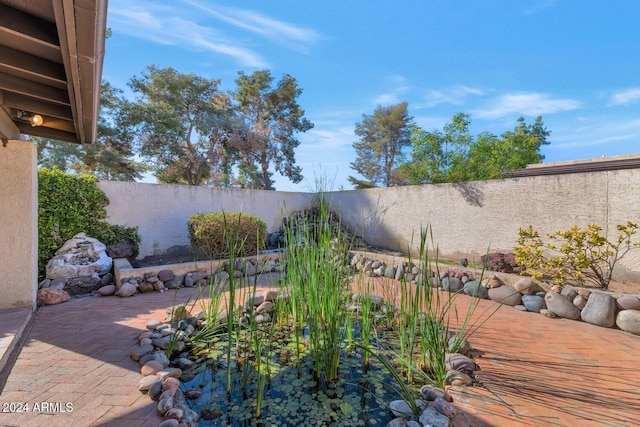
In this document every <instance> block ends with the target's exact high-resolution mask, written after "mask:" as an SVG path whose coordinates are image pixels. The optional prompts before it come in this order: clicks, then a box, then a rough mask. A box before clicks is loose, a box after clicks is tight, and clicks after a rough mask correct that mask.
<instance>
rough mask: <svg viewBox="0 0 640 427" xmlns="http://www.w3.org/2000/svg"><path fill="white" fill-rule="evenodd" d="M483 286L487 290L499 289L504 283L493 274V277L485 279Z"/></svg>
mask: <svg viewBox="0 0 640 427" xmlns="http://www.w3.org/2000/svg"><path fill="white" fill-rule="evenodd" d="M484 285H485V286H486V287H487V288H489V289H492V288H499V287H500V286H503V285H504V282H503V281H502V279H500V278H499V277H498V276H496V275H495V274H493V275H491V277H489V278H488V279H486V283H485V284H484Z"/></svg>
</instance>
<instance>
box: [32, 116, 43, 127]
mask: <svg viewBox="0 0 640 427" xmlns="http://www.w3.org/2000/svg"><path fill="white" fill-rule="evenodd" d="M29 122H31V126H33V127H36V126H41V125H42V123H43V120H42V116H41V115H40V114H34V115H33V116H31V118H30V119H29Z"/></svg>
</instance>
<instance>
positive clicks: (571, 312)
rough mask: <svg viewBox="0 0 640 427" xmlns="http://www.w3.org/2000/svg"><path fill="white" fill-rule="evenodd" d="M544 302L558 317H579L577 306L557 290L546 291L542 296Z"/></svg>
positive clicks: (573, 318)
mask: <svg viewBox="0 0 640 427" xmlns="http://www.w3.org/2000/svg"><path fill="white" fill-rule="evenodd" d="M576 295H577V293H576ZM574 297H575V295H574ZM544 302H545V303H546V304H547V309H549V310H551V311H552V312H554V313H555V314H556V315H557V316H558V317H562V318H565V319H571V320H576V319H579V318H580V310H579V309H578V307H576V306H575V305H573V303H572V302H571V301H569V300H568V299H567V298H565V297H564V296H562V295H560V294H559V293H557V292H547V294H546V295H545V296H544Z"/></svg>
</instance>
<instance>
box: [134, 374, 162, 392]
mask: <svg viewBox="0 0 640 427" xmlns="http://www.w3.org/2000/svg"><path fill="white" fill-rule="evenodd" d="M158 382H160V378H158V377H156V376H155V375H147V376H146V377H144V378H142V379H141V380H140V381H139V382H138V390H140V391H148V390H149V389H150V388H151V386H152V385H153V384H155V383H158Z"/></svg>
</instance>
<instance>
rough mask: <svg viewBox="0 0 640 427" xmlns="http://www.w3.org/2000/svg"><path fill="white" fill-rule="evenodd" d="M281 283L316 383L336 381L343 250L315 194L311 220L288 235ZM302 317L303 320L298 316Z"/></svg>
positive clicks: (342, 303) (341, 327)
mask: <svg viewBox="0 0 640 427" xmlns="http://www.w3.org/2000/svg"><path fill="white" fill-rule="evenodd" d="M287 240H288V245H287V248H288V249H287V281H288V284H289V293H290V298H291V300H292V304H291V307H292V310H297V312H295V313H293V317H294V319H297V321H301V322H302V321H304V320H303V319H304V318H306V329H307V332H308V338H307V339H308V342H309V348H310V351H311V357H312V359H313V362H314V366H315V374H316V377H317V379H318V380H320V381H324V382H328V381H333V380H335V379H336V378H337V377H338V367H339V364H340V356H341V348H342V342H343V337H344V324H345V318H346V305H347V298H348V296H347V293H346V290H347V286H348V276H347V275H346V274H345V271H344V268H345V258H346V256H345V255H346V248H345V247H344V245H343V236H342V234H341V229H340V226H339V224H335V223H333V222H332V218H331V211H330V206H329V202H328V200H327V199H326V197H325V195H324V193H320V194H319V195H318V199H317V206H314V208H312V212H311V215H309V216H307V218H306V219H305V220H304V221H303V223H302V224H297V228H296V233H295V234H294V233H293V231H292V230H290V231H289V235H288V239H287ZM301 311H302V312H303V313H304V315H305V316H303V317H300V316H301V313H300V312H301Z"/></svg>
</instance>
